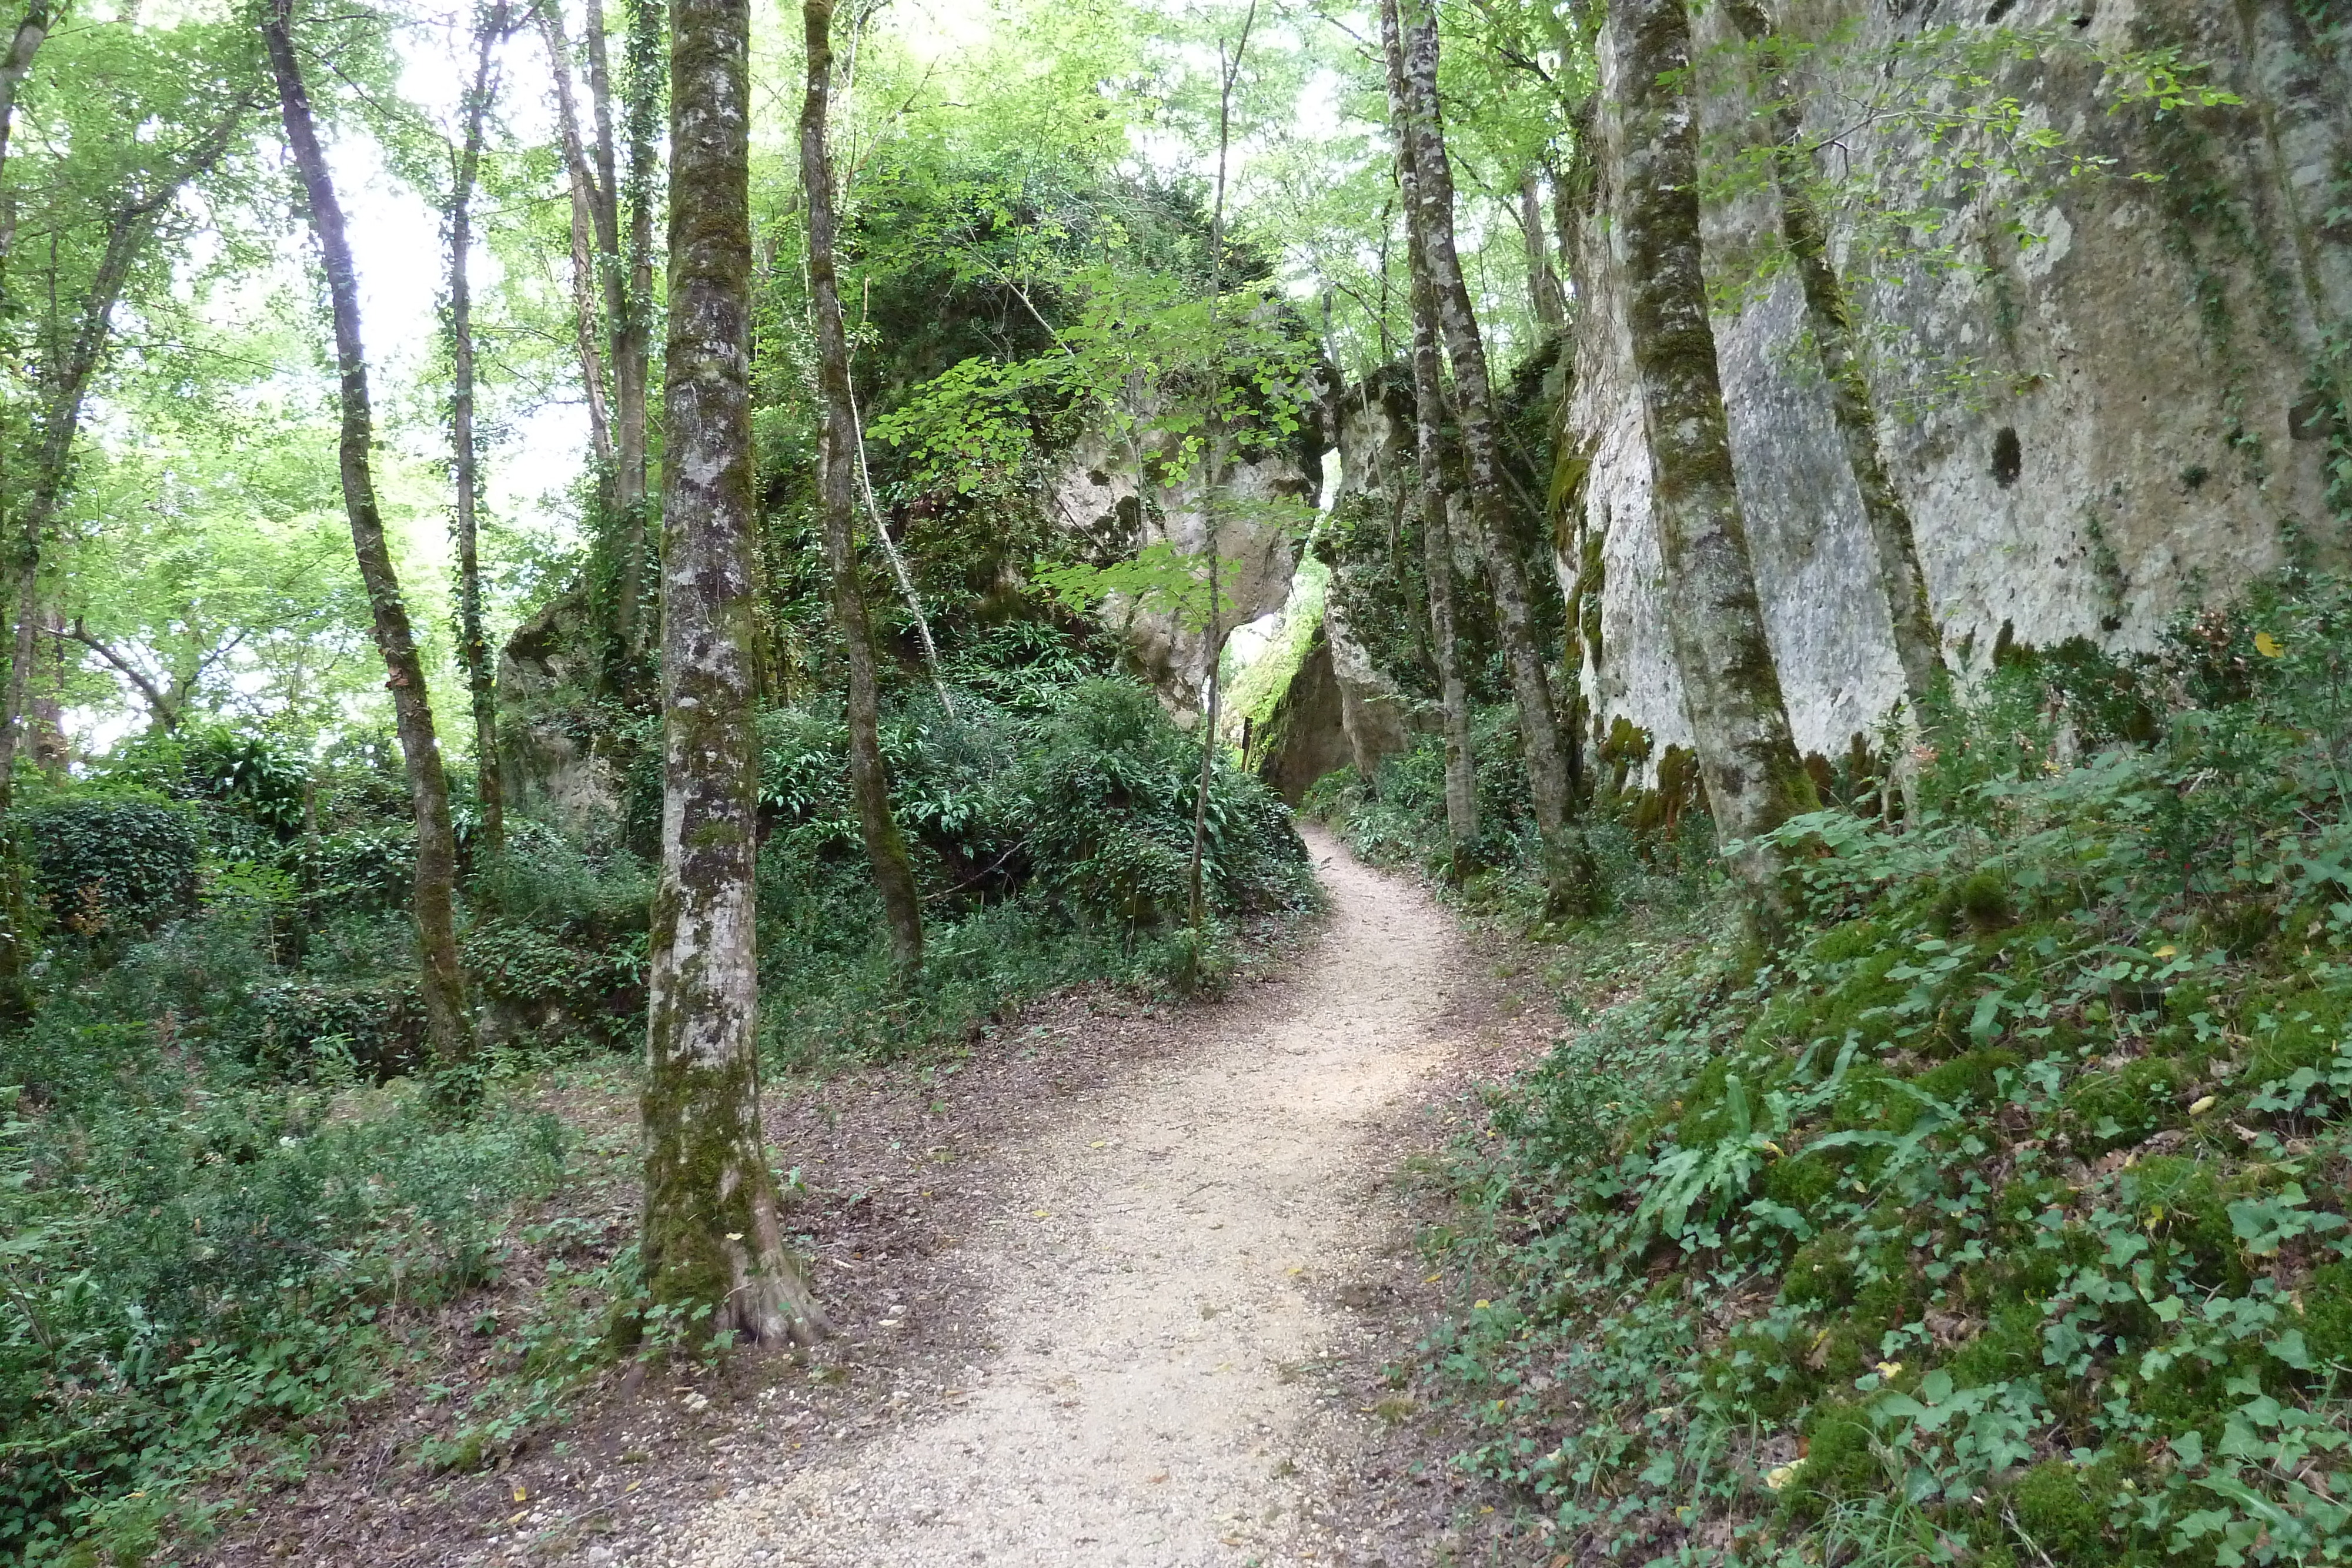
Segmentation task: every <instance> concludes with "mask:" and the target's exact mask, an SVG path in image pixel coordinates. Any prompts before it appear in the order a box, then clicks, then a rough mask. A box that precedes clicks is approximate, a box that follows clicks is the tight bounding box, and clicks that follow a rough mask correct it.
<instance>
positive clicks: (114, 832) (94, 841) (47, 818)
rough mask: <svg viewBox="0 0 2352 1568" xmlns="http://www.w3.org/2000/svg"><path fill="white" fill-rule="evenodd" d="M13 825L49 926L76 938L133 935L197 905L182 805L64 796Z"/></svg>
mask: <svg viewBox="0 0 2352 1568" xmlns="http://www.w3.org/2000/svg"><path fill="white" fill-rule="evenodd" d="M18 831H19V832H20V833H21V834H22V836H23V839H24V841H25V843H26V851H27V858H28V859H29V860H30V861H31V862H32V870H33V884H34V889H35V894H36V896H37V898H38V899H39V901H40V903H41V905H42V906H43V908H44V909H45V910H46V911H47V916H48V921H49V924H50V925H53V926H54V927H56V928H58V929H60V930H63V931H67V932H70V933H71V934H72V935H73V936H77V937H80V938H82V939H84V940H89V941H95V940H98V939H100V938H105V937H121V936H134V935H137V934H139V933H142V932H144V931H149V930H152V929H153V928H154V927H155V926H156V925H160V924H161V923H162V922H163V921H165V920H168V919H170V918H171V917H172V916H173V915H181V914H184V913H185V912H186V911H188V910H189V909H191V908H193V907H194V904H195V897H196V858H197V852H198V838H197V833H196V828H195V824H194V822H193V821H190V820H189V816H188V813H187V812H185V811H184V810H177V809H175V808H173V807H172V806H168V805H164V804H162V803H160V802H155V801H149V800H121V799H108V798H105V797H99V796H82V797H70V796H69V797H66V798H63V799H59V800H52V801H47V802H44V803H43V804H41V805H40V806H38V807H36V808H35V809H33V810H28V811H27V812H26V813H25V814H24V816H23V818H22V820H21V826H20V828H19V830H18Z"/></svg>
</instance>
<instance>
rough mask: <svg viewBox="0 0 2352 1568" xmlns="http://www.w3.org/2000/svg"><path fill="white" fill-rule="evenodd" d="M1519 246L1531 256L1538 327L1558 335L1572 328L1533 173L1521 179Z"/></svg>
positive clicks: (1531, 302) (1532, 301) (1530, 276)
mask: <svg viewBox="0 0 2352 1568" xmlns="http://www.w3.org/2000/svg"><path fill="white" fill-rule="evenodd" d="M1519 243H1520V244H1521V245H1522V246H1525V247H1526V249H1527V253H1528V306H1529V307H1530V308H1532V309H1533V310H1534V312H1535V318H1536V325H1537V326H1538V327H1540V328H1542V329H1544V330H1545V331H1547V332H1557V331H1559V329H1561V328H1562V327H1564V326H1566V325H1567V324H1568V297H1567V295H1566V294H1565V293H1564V292H1563V291H1562V290H1561V288H1560V286H1559V271H1558V270H1557V269H1555V268H1554V267H1553V266H1552V264H1551V235H1550V233H1549V231H1548V230H1547V229H1546V228H1545V226H1544V210H1543V196H1542V193H1541V192H1539V191H1538V189H1537V188H1536V175H1535V171H1534V170H1532V169H1530V170H1528V172H1526V173H1524V174H1522V175H1520V176H1519Z"/></svg>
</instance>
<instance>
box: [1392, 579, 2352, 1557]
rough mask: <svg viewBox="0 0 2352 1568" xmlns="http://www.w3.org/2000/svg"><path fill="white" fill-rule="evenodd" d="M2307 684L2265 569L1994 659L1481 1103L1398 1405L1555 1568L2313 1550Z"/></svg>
mask: <svg viewBox="0 0 2352 1568" xmlns="http://www.w3.org/2000/svg"><path fill="white" fill-rule="evenodd" d="M2347 661H2352V586H2347V583H2346V582H2345V581H2344V580H2340V579H2334V578H2327V579H2311V578H2304V577H2300V576H2290V577H2289V578H2287V579H2285V580H2281V581H2278V582H2274V583H2272V584H2269V585H2266V586H2265V587H2263V588H2262V589H2260V590H2258V591H2255V592H2253V593H2252V594H2251V595H2250V596H2248V597H2247V598H2246V599H2245V600H2244V601H2242V602H2241V603H2239V604H2238V605H2236V606H2234V607H2233V608H2231V610H2229V611H2227V612H2207V613H2205V614H2202V615H2200V616H2198V617H2196V618H2195V619H2193V620H2190V621H2189V622H2184V623H2183V624H2181V625H2180V626H2179V627H2178V628H2177V629H2176V630H2175V632H2174V634H2173V635H2172V637H2171V638H2170V639H2169V641H2168V643H2167V644H2166V646H2165V647H2164V648H2163V650H2162V651H2161V652H2160V653H2157V654H2154V655H2149V656H2146V657H2141V658H2136V659H2131V660H2126V661H2120V662H2119V661H2113V660H2108V659H2105V658H2104V657H2102V656H2100V655H2098V654H2096V653H2093V652H2091V651H2089V650H2087V649H2084V648H2081V647H2074V648H2068V649H2062V650H2056V651H2052V652H2049V653H2042V654H2040V655H2031V656H2026V657H2022V658H2019V659H2016V660H2013V661H2011V662H2010V663H2009V664H2005V665H2004V666H2003V667H2002V668H2000V670H1999V671H1997V672H1996V673H1995V674H1993V675H1991V676H1990V678H1989V679H1988V680H1987V681H1986V682H1985V683H1984V684H1983V685H1982V686H1981V688H1980V689H1979V690H1977V691H1975V692H1974V693H1972V694H1971V695H1969V696H1968V697H1967V698H1966V699H1965V700H1961V701H1958V702H1955V703H1952V704H1950V705H1948V707H1947V709H1946V711H1943V712H1941V713H1938V714H1936V715H1934V716H1931V722H1930V724H1929V726H1928V728H1927V736H1928V739H1929V741H1930V742H1931V747H1932V748H1931V749H1930V750H1927V751H1925V752H1923V753H1922V754H1921V755H1920V758H1919V759H1918V760H1919V764H1920V766H1919V775H1920V777H1919V799H1920V801H1921V810H1920V811H1919V814H1918V816H1917V818H1916V821H1912V822H1909V823H1907V824H1893V825H1890V824H1889V823H1888V822H1886V821H1883V820H1879V819H1877V818H1875V817H1863V816H1856V815H1851V814H1848V813H1846V812H1843V811H1822V812H1819V813H1816V814H1813V815H1811V816H1807V817H1804V818H1801V819H1799V820H1797V821H1792V822H1790V824H1788V825H1787V826H1786V827H1785V828H1783V829H1782V830H1780V832H1779V833H1778V834H1776V835H1775V836H1776V839H1777V840H1778V841H1779V844H1780V848H1781V849H1782V851H1783V852H1785V853H1786V855H1787V856H1788V858H1789V861H1790V865H1791V867H1792V868H1793V869H1792V872H1791V875H1792V878H1793V881H1794V883H1795V884H1796V888H1797V896H1798V902H1799V904H1800V907H1801V912H1802V918H1801V923H1800V925H1799V927H1798V930H1797V931H1796V933H1795V934H1794V936H1792V937H1791V939H1790V941H1789V942H1788V943H1787V944H1786V946H1783V947H1782V948H1781V949H1780V950H1779V951H1777V952H1775V953H1773V954H1771V955H1770V956H1769V959H1768V960H1767V961H1764V962H1762V963H1760V964H1759V962H1758V961H1757V960H1756V958H1755V957H1754V956H1752V955H1751V956H1741V953H1740V951H1739V948H1738V945H1737V943H1736V942H1734V941H1732V940H1730V939H1729V938H1728V937H1726V938H1725V939H1723V940H1719V941H1717V942H1714V943H1711V944H1702V945H1698V946H1692V947H1691V948H1689V949H1688V951H1687V953H1686V956H1685V957H1684V958H1683V959H1682V960H1681V961H1680V962H1678V963H1675V964H1674V965H1672V966H1671V967H1669V969H1668V971H1667V972H1665V973H1663V974H1659V975H1656V976H1655V977H1654V979H1652V981H1651V982H1650V983H1649V984H1648V985H1646V986H1645V987H1643V988H1642V989H1641V990H1640V991H1639V993H1638V994H1637V995H1635V996H1633V998H1629V999H1626V1000H1624V1001H1622V1002H1621V1003H1619V1004H1618V1005H1616V1006H1614V1007H1612V1008H1609V1009H1606V1010H1605V1011H1603V1012H1601V1014H1600V1015H1599V1016H1598V1017H1596V1018H1593V1019H1591V1020H1590V1021H1589V1023H1588V1024H1586V1025H1585V1026H1584V1027H1580V1028H1578V1029H1576V1030H1573V1031H1572V1032H1570V1033H1569V1034H1568V1035H1567V1036H1565V1037H1564V1038H1563V1039H1561V1040H1559V1042H1558V1043H1557V1044H1556V1046H1555V1048H1554V1049H1553V1051H1551V1053H1550V1054H1549V1057H1548V1058H1547V1059H1546V1060H1545V1061H1543V1062H1542V1063H1541V1064H1540V1065H1539V1066H1538V1068H1536V1069H1535V1070H1533V1071H1530V1072H1529V1073H1528V1074H1527V1075H1526V1076H1525V1077H1524V1078H1523V1079H1521V1080H1520V1081H1519V1082H1517V1083H1515V1084H1513V1085H1511V1086H1510V1087H1509V1088H1508V1089H1507V1090H1505V1091H1501V1092H1498V1093H1497V1094H1496V1099H1495V1102H1494V1103H1493V1106H1492V1114H1491V1129H1490V1135H1489V1136H1487V1137H1486V1138H1484V1139H1481V1140H1477V1141H1476V1146H1470V1145H1465V1146H1464V1147H1463V1148H1461V1149H1460V1150H1458V1151H1457V1155H1456V1160H1455V1164H1454V1169H1453V1177H1454V1182H1455V1184H1456V1186H1457V1190H1458V1192H1459V1194H1460V1196H1461V1197H1462V1198H1463V1200H1464V1201H1463V1206H1462V1207H1461V1208H1460V1209H1459V1211H1458V1213H1459V1217H1460V1218H1459V1219H1458V1221H1457V1223H1455V1224H1454V1225H1452V1226H1451V1227H1449V1228H1445V1229H1444V1230H1441V1231H1439V1232H1436V1233H1434V1234H1433V1236H1432V1237H1431V1239H1430V1245H1431V1246H1432V1247H1433V1249H1435V1250H1436V1251H1437V1252H1438V1254H1439V1255H1440V1256H1441V1257H1444V1258H1445V1259H1447V1260H1450V1261H1451V1262H1452V1263H1453V1264H1454V1265H1455V1266H1457V1267H1458V1268H1460V1269H1462V1270H1465V1272H1466V1273H1467V1274H1468V1276H1469V1277H1470V1278H1472V1279H1473V1280H1475V1281H1477V1283H1476V1284H1475V1291H1476V1292H1477V1294H1478V1300H1477V1301H1476V1303H1475V1306H1472V1307H1470V1308H1468V1309H1466V1310H1465V1311H1464V1312H1461V1313H1459V1314H1457V1315H1456V1316H1455V1317H1454V1319H1453V1320H1452V1321H1451V1322H1449V1323H1448V1324H1447V1326H1446V1327H1445V1328H1444V1330H1443V1331H1442V1332H1440V1333H1437V1334H1435V1335H1434V1336H1433V1338H1432V1339H1431V1340H1430V1342H1429V1343H1427V1344H1426V1345H1425V1346H1424V1347H1423V1348H1424V1352H1425V1356H1424V1358H1423V1363H1422V1375H1423V1376H1424V1377H1425V1378H1426V1379H1427V1380H1428V1381H1429V1382H1430V1383H1431V1384H1432V1385H1433V1387H1434V1389H1435V1390H1437V1391H1439V1392H1440V1393H1441V1394H1442V1396H1443V1397H1444V1398H1446V1399H1448V1400H1449V1401H1451V1402H1452V1403H1453V1404H1454V1406H1455V1407H1456V1408H1457V1409H1458V1410H1460V1411H1461V1412H1462V1413H1463V1415H1464V1417H1465V1420H1467V1421H1468V1422H1469V1423H1471V1424H1472V1426H1473V1427H1474V1428H1475V1432H1476V1439H1475V1444H1474V1446H1473V1447H1472V1448H1470V1449H1469V1451H1467V1452H1466V1453H1465V1454H1464V1456H1463V1462H1464V1463H1465V1464H1466V1465H1468V1466H1470V1467H1472V1468H1474V1469H1476V1470H1478V1471H1480V1472H1482V1473H1484V1474H1486V1475H1488V1476H1490V1477H1493V1478H1496V1479H1501V1480H1503V1481H1505V1482H1507V1483H1508V1484H1510V1485H1512V1486H1514V1487H1517V1488H1518V1489H1523V1490H1524V1492H1525V1493H1526V1494H1527V1495H1528V1496H1530V1497H1532V1498H1534V1499H1537V1500H1539V1503H1540V1506H1541V1507H1542V1508H1543V1509H1544V1510H1545V1511H1547V1513H1548V1514H1549V1520H1550V1527H1551V1530H1552V1531H1553V1542H1554V1545H1555V1546H1556V1547H1557V1549H1558V1550H1559V1552H1562V1553H1564V1554H1565V1555H1564V1556H1563V1558H1562V1560H1563V1561H1610V1562H1620V1563H1641V1562H1687V1563H1699V1562H1709V1563H1712V1562H1724V1561H1737V1562H1754V1563H1938V1562H1941V1563H1982V1564H1988V1565H1993V1564H2012V1563H2014V1564H2045V1565H2048V1568H2076V1565H2082V1568H2088V1565H2091V1564H2106V1563H2159V1562H2161V1563H2212V1564H2217V1565H2221V1568H2234V1565H2236V1564H2240V1563H2319V1562H2335V1561H2340V1560H2342V1559H2343V1558H2344V1557H2346V1556H2347V1555H2352V1403H2347V1399H2348V1398H2352V1380H2347V1369H2352V1226H2347V1218H2346V1217H2345V1214H2344V1212H2343V1210H2344V1207H2345V1203H2346V1178H2347V1176H2352V1122H2347V1117H2346V1113H2347V1109H2352V823H2347V821H2346V817H2345V807H2346V804H2347V800H2352V790H2347V747H2352V692H2347V684H2346V676H2347Z"/></svg>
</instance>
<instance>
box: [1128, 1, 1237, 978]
mask: <svg viewBox="0 0 2352 1568" xmlns="http://www.w3.org/2000/svg"><path fill="white" fill-rule="evenodd" d="M1256 22H1257V0H1250V8H1249V14H1248V16H1245V17H1244V18H1243V20H1242V34H1241V39H1240V41H1239V42H1238V43H1237V44H1235V45H1234V52H1233V57H1232V58H1231V59H1230V60H1228V59H1227V58H1226V57H1225V44H1224V40H1223V38H1220V39H1218V40H1217V69H1218V78H1219V80H1218V88H1217V195H1216V204H1215V206H1214V208H1213V210H1212V211H1211V213H1210V214H1209V342H1210V345H1211V347H1210V352H1211V353H1212V354H1213V355H1215V356H1216V360H1215V361H1213V362H1217V363H1222V362H1223V342H1222V341H1221V340H1220V338H1219V336H1218V327H1219V316H1220V314H1221V312H1222V310H1223V305H1224V293H1225V155H1226V153H1227V152H1228V151H1229V150H1230V148H1231V146H1232V142H1233V109H1234V78H1236V77H1238V76H1239V75H1240V74H1241V68H1242V55H1243V53H1244V51H1245V50H1247V49H1248V48H1249V36H1250V29H1251V27H1252V26H1255V24H1256ZM1223 391H1224V388H1223V382H1222V380H1221V379H1220V378H1219V377H1218V376H1217V375H1216V374H1215V373H1214V372H1212V373H1211V377H1210V382H1209V417H1208V430H1209V439H1208V442H1207V445H1206V451H1205V458H1206V471H1205V472H1204V473H1203V474H1202V479H1201V527H1202V533H1203V535H1204V536H1205V537H1206V541H1207V547H1208V557H1209V624H1208V626H1207V628H1206V630H1207V632H1208V642H1207V646H1206V650H1205V652H1204V653H1202V659H1203V660H1204V661H1205V662H1206V664H1207V665H1208V668H1207V669H1205V670H1203V671H1202V677H1203V679H1204V681H1205V683H1206V685H1207V687H1208V693H1209V711H1208V713H1207V714H1206V715H1205V716H1204V717H1205V718H1206V720H1207V723H1206V727H1204V728H1203V729H1202V732H1201V777H1200V779H1198V780H1197V781H1196V782H1195V783H1194V785H1193V789H1192V862H1191V864H1190V866H1189V867H1188V868H1187V870H1186V873H1185V883H1186V888H1187V901H1188V904H1189V905H1190V908H1189V911H1188V912H1189V914H1190V915H1191V916H1192V939H1193V952H1192V963H1193V964H1194V965H1196V966H1197V965H1198V964H1199V962H1200V959H1201V953H1200V950H1199V949H1200V937H1201V930H1202V925H1204V924H1205V923H1206V922H1207V920H1208V915H1209V907H1208V899H1207V896H1206V894H1205V893H1204V891H1203V889H1202V868H1203V866H1204V864H1205V863H1206V862H1207V860H1208V849H1209V784H1210V781H1211V780H1212V779H1213V778H1214V777H1215V773H1216V762H1217V726H1218V724H1219V722H1220V721H1221V719H1222V718H1223V714H1222V713H1221V711H1220V710H1221V708H1222V706H1223V695H1224V694H1223V686H1224V682H1223V680H1221V679H1220V678H1219V676H1220V674H1222V671H1221V668H1220V666H1221V665H1222V664H1223V658H1224V650H1225V633H1224V625H1223V620H1224V616H1223V605H1221V604H1220V603H1219V602H1218V589H1219V587H1220V586H1221V582H1220V578H1219V572H1220V570H1221V568H1220V565H1219V562H1218V559H1217V486H1218V485H1219V484H1220V483H1222V482H1223V469H1224V461H1225V444H1224V411H1223V409H1221V408H1220V407H1219V406H1218V403H1219V402H1220V400H1221V398H1222V397H1223ZM1139 493H1140V492H1139Z"/></svg>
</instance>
